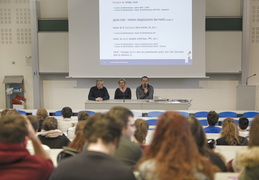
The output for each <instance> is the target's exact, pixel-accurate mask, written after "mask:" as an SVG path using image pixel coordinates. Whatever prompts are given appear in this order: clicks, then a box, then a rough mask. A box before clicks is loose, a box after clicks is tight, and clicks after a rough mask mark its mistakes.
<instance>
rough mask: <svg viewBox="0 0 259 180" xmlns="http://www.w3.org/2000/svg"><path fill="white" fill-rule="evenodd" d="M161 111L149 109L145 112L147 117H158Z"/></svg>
mask: <svg viewBox="0 0 259 180" xmlns="http://www.w3.org/2000/svg"><path fill="white" fill-rule="evenodd" d="M163 113H164V112H163V111H150V112H148V113H147V117H158V116H160V115H161V114H163Z"/></svg>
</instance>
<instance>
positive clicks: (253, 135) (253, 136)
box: [248, 115, 259, 147]
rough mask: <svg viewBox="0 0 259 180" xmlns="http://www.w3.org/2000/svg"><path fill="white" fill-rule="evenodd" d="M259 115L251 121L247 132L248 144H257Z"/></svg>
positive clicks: (251, 145)
mask: <svg viewBox="0 0 259 180" xmlns="http://www.w3.org/2000/svg"><path fill="white" fill-rule="evenodd" d="M258 136H259V115H257V116H255V118H254V119H253V121H252V124H251V127H250V132H249V142H248V146H249V147H253V146H259V138H258Z"/></svg>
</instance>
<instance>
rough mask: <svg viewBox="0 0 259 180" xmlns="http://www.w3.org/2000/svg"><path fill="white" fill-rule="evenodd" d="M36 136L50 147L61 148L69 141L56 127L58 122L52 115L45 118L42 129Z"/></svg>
mask: <svg viewBox="0 0 259 180" xmlns="http://www.w3.org/2000/svg"><path fill="white" fill-rule="evenodd" d="M38 137H39V139H40V140H41V142H42V144H45V145H47V146H49V147H50V148H51V149H58V148H63V146H67V145H68V144H69V143H70V140H69V139H68V138H67V137H66V136H65V135H64V134H63V132H62V131H61V130H59V129H58V122H57V119H56V118H54V117H48V118H46V119H45V121H44V123H43V129H42V130H41V132H40V134H39V135H38Z"/></svg>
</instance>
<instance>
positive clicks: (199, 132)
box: [188, 116, 208, 155]
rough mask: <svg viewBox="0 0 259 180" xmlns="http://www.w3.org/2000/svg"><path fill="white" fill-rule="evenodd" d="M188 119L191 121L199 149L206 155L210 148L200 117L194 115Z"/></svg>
mask: <svg viewBox="0 0 259 180" xmlns="http://www.w3.org/2000/svg"><path fill="white" fill-rule="evenodd" d="M188 121H189V123H190V129H191V133H192V136H193V137H194V140H195V142H196V145H197V147H198V150H199V152H200V153H201V154H202V155H205V154H206V152H207V150H208V149H207V148H208V145H207V138H206V135H205V132H204V130H203V127H202V126H201V123H200V122H199V121H198V119H196V118H195V117H194V116H190V117H189V118H188Z"/></svg>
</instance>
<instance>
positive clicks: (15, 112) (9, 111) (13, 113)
mask: <svg viewBox="0 0 259 180" xmlns="http://www.w3.org/2000/svg"><path fill="white" fill-rule="evenodd" d="M5 115H6V116H10V115H20V113H19V112H18V111H16V109H9V110H8V111H7V112H6V114H5Z"/></svg>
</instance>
